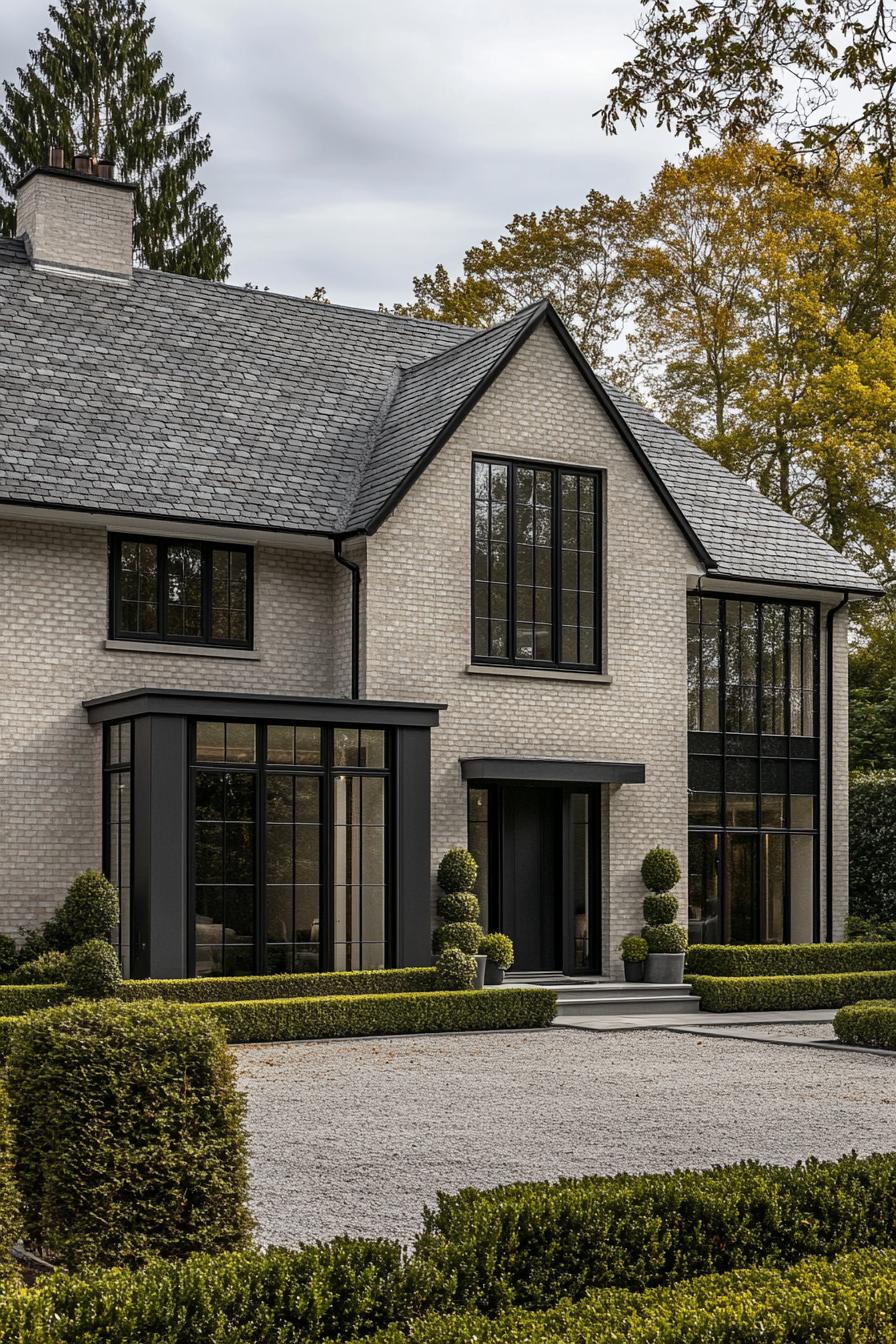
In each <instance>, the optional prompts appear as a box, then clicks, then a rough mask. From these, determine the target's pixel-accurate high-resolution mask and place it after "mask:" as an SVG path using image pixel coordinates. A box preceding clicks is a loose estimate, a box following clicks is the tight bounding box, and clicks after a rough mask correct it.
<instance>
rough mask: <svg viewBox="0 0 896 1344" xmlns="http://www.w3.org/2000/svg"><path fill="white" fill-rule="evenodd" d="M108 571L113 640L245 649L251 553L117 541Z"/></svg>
mask: <svg viewBox="0 0 896 1344" xmlns="http://www.w3.org/2000/svg"><path fill="white" fill-rule="evenodd" d="M110 565H111V582H110V617H109V630H110V634H111V636H112V638H113V639H139V640H159V641H163V642H164V641H169V642H173V643H189V644H220V645H224V646H232V647H235V648H248V647H249V646H251V643H252V551H251V548H249V547H247V546H221V545H219V544H218V543H217V542H209V541H201V542H200V541H190V542H185V541H161V540H159V539H158V538H155V537H123V536H118V537H113V538H112V539H111V543H110Z"/></svg>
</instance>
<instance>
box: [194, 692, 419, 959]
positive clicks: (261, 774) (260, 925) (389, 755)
mask: <svg viewBox="0 0 896 1344" xmlns="http://www.w3.org/2000/svg"><path fill="white" fill-rule="evenodd" d="M206 721H207V720H206V719H202V720H200V719H198V718H192V719H190V720H189V721H188V725H187V742H188V749H187V762H188V771H189V787H188V790H187V818H188V824H187V865H188V881H187V929H186V933H187V974H188V976H193V975H195V974H196V787H195V778H196V774H197V772H199V771H208V772H215V773H220V774H227V773H232V772H238V771H245V772H248V773H251V774H253V776H254V780H255V854H254V867H253V879H254V886H255V911H254V915H255V918H254V926H253V927H254V933H255V939H254V957H253V969H252V971H251V972H250V974H252V975H264V974H267V973H268V972H267V971H266V956H267V911H266V904H265V902H266V886H267V883H266V876H267V872H266V845H265V836H266V833H267V790H266V787H265V785H266V781H267V779H268V776H269V775H284V774H287V775H294V776H295V775H298V776H304V777H309V776H310V777H312V778H316V779H320V780H321V806H320V828H321V844H320V914H319V919H320V952H319V965H318V970H319V971H332V970H333V969H334V966H333V963H334V960H335V958H334V952H335V942H334V937H333V934H334V914H335V887H334V874H335V871H336V853H335V849H336V836H335V827H334V824H333V815H334V798H333V791H334V780H335V779H336V778H337V777H338V776H340V775H350V776H352V777H354V778H358V777H362V776H365V775H368V776H375V777H378V778H384V779H385V781H386V784H385V790H384V796H385V806H386V823H385V827H384V843H385V853H384V879H385V910H384V916H385V920H384V922H385V956H384V961H385V964H386V966H387V967H394V966H395V965H397V961H396V955H397V942H398V938H397V932H398V931H397V908H396V906H397V901H396V882H395V855H396V854H397V845H398V836H397V826H398V817H397V807H396V770H395V753H396V742H395V730H394V729H393V728H391V727H389V726H382V725H377V724H373V723H371V724H364V725H363V726H364V727H365V728H371V729H376V730H377V731H380V732H382V733H383V734H384V761H385V764H384V765H383V766H375V767H367V766H355V765H335V764H333V737H334V732H335V729H336V728H342V727H345V726H349V727H352V726H354V725H352V724H351V723H349V724H348V725H346V724H341V723H334V724H328V723H321V722H319V721H315V720H300V719H296V720H289V721H288V722H287V721H285V720H274V719H253V718H245V717H241V716H239V715H236V716H226V715H219V716H218V717H217V718H216V719H214V720H213V721H215V722H223V723H240V724H245V723H250V724H252V725H253V727H254V728H255V760H254V762H248V761H226V760H225V761H199V760H198V759H197V755H196V727H197V724H198V723H199V722H206ZM272 726H274V727H295V728H304V727H308V728H317V729H319V731H320V735H321V758H320V764H319V765H283V764H276V763H273V762H269V761H268V759H267V730H268V728H269V727H272Z"/></svg>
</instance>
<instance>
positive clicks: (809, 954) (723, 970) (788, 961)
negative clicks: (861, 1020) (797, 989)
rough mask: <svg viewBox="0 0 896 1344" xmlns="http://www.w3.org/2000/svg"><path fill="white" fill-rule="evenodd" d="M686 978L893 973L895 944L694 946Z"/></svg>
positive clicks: (702, 944) (689, 951) (687, 962)
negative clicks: (863, 972)
mask: <svg viewBox="0 0 896 1344" xmlns="http://www.w3.org/2000/svg"><path fill="white" fill-rule="evenodd" d="M685 966H686V969H687V973H688V975H819V974H824V973H828V972H833V971H894V970H896V943H885V942H876V943H871V942H854V943H785V944H771V943H769V944H763V943H743V944H740V945H737V946H731V945H724V944H721V943H720V944H716V943H696V944H692V945H691V947H689V948H688V955H687V961H686V963H685Z"/></svg>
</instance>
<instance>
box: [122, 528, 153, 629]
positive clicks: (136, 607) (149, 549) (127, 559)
mask: <svg viewBox="0 0 896 1344" xmlns="http://www.w3.org/2000/svg"><path fill="white" fill-rule="evenodd" d="M118 564H119V572H118V582H119V595H120V600H119V610H118V618H117V631H116V633H117V634H120V635H129V634H131V635H148V634H158V633H159V608H158V602H159V548H158V546H157V544H156V543H155V542H145V541H122V542H121V549H120V552H119V562H118Z"/></svg>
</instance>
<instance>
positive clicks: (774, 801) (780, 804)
mask: <svg viewBox="0 0 896 1344" xmlns="http://www.w3.org/2000/svg"><path fill="white" fill-rule="evenodd" d="M785 801H786V797H785V795H784V794H783V793H764V794H763V795H762V825H763V826H768V827H770V828H771V829H772V830H780V829H782V828H783V827H784V826H785V825H786V822H785V819H784V804H785Z"/></svg>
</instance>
